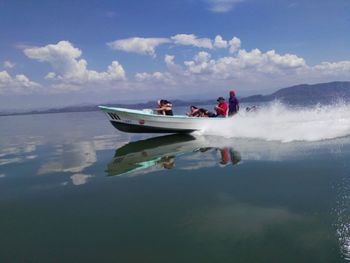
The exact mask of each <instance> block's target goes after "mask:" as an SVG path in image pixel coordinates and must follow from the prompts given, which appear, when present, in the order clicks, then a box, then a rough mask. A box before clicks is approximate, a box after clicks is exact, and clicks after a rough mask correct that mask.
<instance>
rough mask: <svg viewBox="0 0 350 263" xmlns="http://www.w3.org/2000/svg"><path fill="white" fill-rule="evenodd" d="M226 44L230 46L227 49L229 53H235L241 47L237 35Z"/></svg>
mask: <svg viewBox="0 0 350 263" xmlns="http://www.w3.org/2000/svg"><path fill="white" fill-rule="evenodd" d="M228 45H229V47H230V49H229V51H230V53H231V54H233V53H235V52H236V51H238V50H239V48H240V47H241V40H240V39H239V38H238V37H233V38H232V39H231V40H230V41H229V42H228Z"/></svg>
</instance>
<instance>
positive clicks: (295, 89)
mask: <svg viewBox="0 0 350 263" xmlns="http://www.w3.org/2000/svg"><path fill="white" fill-rule="evenodd" d="M339 99H342V100H344V101H345V102H350V81H336V82H329V83H320V84H314V85H308V84H302V85H297V86H292V87H289V88H284V89H280V90H278V91H276V92H274V93H272V94H270V95H253V96H249V97H245V98H240V102H243V103H244V102H249V103H254V102H267V101H273V100H279V101H281V102H284V103H287V104H292V105H310V104H316V103H323V104H331V103H333V102H335V101H337V100H339ZM215 102H216V100H215V98H213V99H212V100H197V101H191V102H188V101H183V100H172V103H173V104H174V105H175V106H189V105H209V104H214V103H215ZM104 105H105V106H112V107H126V108H132V109H147V108H150V109H152V108H154V107H155V105H156V101H149V102H146V103H134V104H120V103H117V104H104ZM97 110H98V108H97V105H88V106H72V107H65V108H55V109H48V110H42V111H29V112H17V113H0V116H6V115H24V114H43V113H59V112H85V111H97Z"/></svg>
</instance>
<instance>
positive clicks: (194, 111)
mask: <svg viewBox="0 0 350 263" xmlns="http://www.w3.org/2000/svg"><path fill="white" fill-rule="evenodd" d="M186 115H187V116H189V117H199V116H200V112H199V109H198V108H197V107H196V106H193V105H192V106H190V111H189V112H187V113H186Z"/></svg>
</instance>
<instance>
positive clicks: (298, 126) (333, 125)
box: [201, 101, 350, 142]
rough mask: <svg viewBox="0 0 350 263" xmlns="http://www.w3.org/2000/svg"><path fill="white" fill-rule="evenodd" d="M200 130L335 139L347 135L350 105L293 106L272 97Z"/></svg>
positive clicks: (279, 138)
mask: <svg viewBox="0 0 350 263" xmlns="http://www.w3.org/2000/svg"><path fill="white" fill-rule="evenodd" d="M201 134H203V135H216V136H224V137H226V138H249V139H263V140H269V141H271V140H275V141H281V142H291V141H320V140H326V139H334V138H338V137H344V136H347V135H350V105H348V104H345V103H335V104H333V105H327V106H321V105H316V106H312V107H305V108H293V107H290V106H286V105H283V104H281V103H280V102H278V101H275V102H272V103H270V104H267V105H265V106H260V107H259V109H258V110H257V111H255V112H246V111H245V110H244V109H241V111H240V113H239V114H237V115H235V116H234V117H233V118H230V119H226V120H225V121H222V122H221V121H220V122H218V125H216V126H215V127H213V125H208V127H207V128H206V129H205V130H203V131H202V132H201Z"/></svg>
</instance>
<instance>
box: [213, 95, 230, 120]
mask: <svg viewBox="0 0 350 263" xmlns="http://www.w3.org/2000/svg"><path fill="white" fill-rule="evenodd" d="M217 102H219V104H218V105H217V106H215V111H216V117H223V118H226V117H227V112H228V105H227V103H226V102H225V99H224V98H223V97H219V98H218V99H217Z"/></svg>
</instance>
